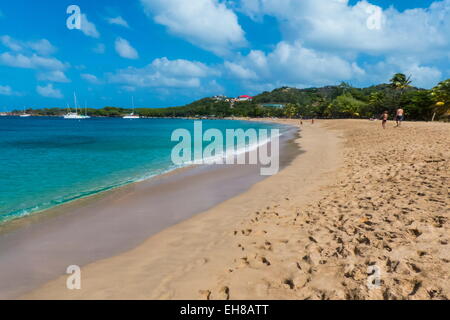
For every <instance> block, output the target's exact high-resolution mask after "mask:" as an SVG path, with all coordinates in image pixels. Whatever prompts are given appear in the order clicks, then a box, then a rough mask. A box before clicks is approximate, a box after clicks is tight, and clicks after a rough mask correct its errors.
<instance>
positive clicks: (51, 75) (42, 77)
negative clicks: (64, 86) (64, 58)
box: [37, 70, 70, 82]
mask: <svg viewBox="0 0 450 320" xmlns="http://www.w3.org/2000/svg"><path fill="white" fill-rule="evenodd" d="M37 78H38V80H39V81H50V82H70V80H69V79H68V78H67V77H66V75H65V74H64V72H62V71H61V70H53V71H48V72H41V73H38V75H37Z"/></svg>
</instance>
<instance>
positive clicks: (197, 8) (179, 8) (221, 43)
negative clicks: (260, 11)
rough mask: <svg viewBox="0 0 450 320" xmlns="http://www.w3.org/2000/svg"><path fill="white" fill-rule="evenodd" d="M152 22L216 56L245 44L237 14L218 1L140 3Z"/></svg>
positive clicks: (178, 0)
mask: <svg viewBox="0 0 450 320" xmlns="http://www.w3.org/2000/svg"><path fill="white" fill-rule="evenodd" d="M141 3H142V5H143V7H144V10H145V12H146V13H147V15H148V16H150V17H152V18H153V20H154V21H155V22H156V23H158V24H161V25H163V26H165V27H167V29H168V30H169V32H170V33H172V34H174V35H176V36H179V37H182V38H184V39H186V40H187V41H189V42H190V43H192V44H194V45H196V46H199V47H201V48H203V49H205V50H208V51H212V52H214V53H216V54H226V53H229V52H230V50H232V49H234V48H238V47H242V46H244V45H246V39H245V34H244V31H243V30H242V28H241V26H240V25H239V22H238V19H237V16H236V14H235V13H234V12H233V11H232V10H231V9H229V8H227V6H226V5H225V4H224V3H222V2H219V1H218V0H196V1H185V0H141Z"/></svg>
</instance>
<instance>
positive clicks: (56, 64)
mask: <svg viewBox="0 0 450 320" xmlns="http://www.w3.org/2000/svg"><path fill="white" fill-rule="evenodd" d="M0 64H3V65H6V66H9V67H16V68H25V69H40V68H42V69H53V70H62V69H65V68H66V65H65V64H64V63H62V62H61V61H59V60H58V59H56V58H49V57H42V56H39V55H37V54H35V53H34V54H32V55H31V56H26V55H24V54H22V53H10V52H5V53H2V54H0Z"/></svg>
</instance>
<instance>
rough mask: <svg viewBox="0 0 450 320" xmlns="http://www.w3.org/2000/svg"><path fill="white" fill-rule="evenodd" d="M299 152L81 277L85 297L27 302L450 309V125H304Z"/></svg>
mask: <svg viewBox="0 0 450 320" xmlns="http://www.w3.org/2000/svg"><path fill="white" fill-rule="evenodd" d="M280 121H281V122H284V123H286V124H292V125H298V124H299V121H298V120H295V121H294V120H280ZM296 143H297V145H298V148H299V149H300V150H301V151H302V152H301V153H299V154H298V155H297V156H296V157H295V159H293V160H292V161H291V162H290V164H289V165H288V166H286V167H285V168H284V169H283V170H282V171H281V172H280V173H279V174H277V175H275V176H271V177H269V178H267V179H264V180H262V181H259V182H257V183H256V184H254V185H253V186H252V187H251V188H250V189H248V190H247V191H245V192H244V193H241V194H239V195H236V196H234V197H233V198H231V199H228V200H226V201H224V202H221V203H220V204H219V205H216V206H214V207H213V208H210V209H208V210H206V211H204V212H202V213H200V214H197V215H194V216H192V217H191V218H189V219H187V220H184V221H182V222H179V223H178V224H176V225H174V226H172V227H170V228H167V229H165V230H164V231H162V232H159V233H158V234H156V235H153V236H151V237H150V238H148V239H147V240H145V242H143V243H142V244H140V245H139V246H137V247H136V248H134V249H132V250H129V251H127V252H125V253H122V254H119V255H116V256H114V257H112V258H107V259H103V260H98V261H96V262H93V263H89V264H88V265H86V266H84V267H83V268H82V289H81V290H67V289H66V279H67V277H66V276H61V277H59V278H58V279H55V280H53V281H51V282H48V283H46V284H45V285H43V286H41V287H40V288H38V289H36V290H33V291H32V292H29V293H27V294H25V295H24V296H22V297H21V298H24V299H448V297H449V296H450V279H449V270H450V264H449V263H450V249H449V238H450V232H449V231H450V230H449V208H450V200H449V189H448V186H449V172H450V161H449V159H450V151H449V150H450V148H449V146H450V125H449V124H444V123H404V124H403V127H401V128H393V125H392V124H391V123H390V124H389V127H388V129H387V130H382V129H381V125H380V123H379V122H378V121H377V122H370V121H365V120H330V121H321V120H319V121H317V122H316V124H315V125H311V124H310V123H309V122H306V121H305V124H304V126H303V128H302V130H301V133H300V137H299V138H298V139H297V141H296ZM369 267H371V268H372V270H378V274H379V280H380V283H379V285H378V286H375V287H373V286H372V287H371V286H370V283H369V282H368V279H370V277H371V274H370V271H369V270H368V268H369ZM375 268H376V269H375Z"/></svg>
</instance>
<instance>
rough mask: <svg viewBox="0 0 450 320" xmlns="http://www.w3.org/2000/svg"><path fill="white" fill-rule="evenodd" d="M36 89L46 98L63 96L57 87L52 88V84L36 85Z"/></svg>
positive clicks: (60, 97)
mask: <svg viewBox="0 0 450 320" xmlns="http://www.w3.org/2000/svg"><path fill="white" fill-rule="evenodd" d="M36 91H37V93H39V94H40V95H41V96H43V97H47V98H55V99H62V98H63V97H64V96H63V95H62V93H61V91H60V90H59V89H55V88H53V84H48V85H47V86H45V87H41V86H37V87H36Z"/></svg>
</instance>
